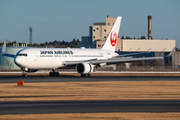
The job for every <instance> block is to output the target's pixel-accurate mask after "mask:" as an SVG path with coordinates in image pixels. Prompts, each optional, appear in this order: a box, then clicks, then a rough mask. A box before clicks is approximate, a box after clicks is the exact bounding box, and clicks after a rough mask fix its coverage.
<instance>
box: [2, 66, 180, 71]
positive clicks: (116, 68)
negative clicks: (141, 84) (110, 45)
mask: <svg viewBox="0 0 180 120" xmlns="http://www.w3.org/2000/svg"><path fill="white" fill-rule="evenodd" d="M16 71H17V72H18V71H19V72H20V71H21V70H20V69H16V70H14V69H5V68H0V72H16ZM41 71H45V72H49V71H51V69H48V70H41ZM56 71H58V72H76V69H57V70H56ZM94 71H115V72H122V71H127V72H128V71H130V72H180V67H173V66H131V67H130V68H127V67H126V66H110V67H99V68H95V69H94Z"/></svg>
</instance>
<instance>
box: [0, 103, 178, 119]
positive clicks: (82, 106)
mask: <svg viewBox="0 0 180 120" xmlns="http://www.w3.org/2000/svg"><path fill="white" fill-rule="evenodd" d="M97 112H180V101H173V100H162V101H160V100H159V101H157V100H156V101H154V100H151V101H149V100H148V101H145V100H143V101H136V100H134V101H47V102H43V101H40V102H0V114H1V115H4V114H42V113H97Z"/></svg>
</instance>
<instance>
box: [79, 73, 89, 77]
mask: <svg viewBox="0 0 180 120" xmlns="http://www.w3.org/2000/svg"><path fill="white" fill-rule="evenodd" d="M90 76H91V74H81V77H90Z"/></svg>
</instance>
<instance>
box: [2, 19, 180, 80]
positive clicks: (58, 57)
mask: <svg viewBox="0 0 180 120" xmlns="http://www.w3.org/2000/svg"><path fill="white" fill-rule="evenodd" d="M121 18H122V17H120V16H119V17H117V19H116V21H115V23H114V25H113V27H112V29H111V31H110V33H109V35H108V37H107V39H106V41H105V43H104V45H103V47H102V48H101V49H90V48H88V49H85V48H25V49H22V50H20V51H18V52H17V54H16V55H12V54H8V53H6V40H5V41H4V45H3V49H2V53H3V55H4V56H8V57H13V58H14V62H15V64H16V65H17V66H19V67H21V69H22V76H27V75H26V72H36V71H37V70H39V69H52V72H50V73H49V75H50V76H59V73H58V72H55V69H61V68H68V67H74V68H75V69H76V70H77V72H78V73H80V74H81V76H82V77H86V76H88V77H89V76H90V75H91V73H92V72H93V70H94V68H97V67H101V66H102V65H104V64H107V65H110V64H116V63H127V62H134V61H142V60H155V59H164V57H145V58H144V57H143V58H130V57H124V56H129V55H132V54H126V55H119V54H117V53H115V48H116V43H117V37H118V34H119V28H120V23H121ZM176 46H177V45H176ZM176 46H175V47H174V49H173V50H172V51H171V53H170V54H169V55H168V56H166V57H169V56H171V55H172V54H173V52H174V51H175V48H176Z"/></svg>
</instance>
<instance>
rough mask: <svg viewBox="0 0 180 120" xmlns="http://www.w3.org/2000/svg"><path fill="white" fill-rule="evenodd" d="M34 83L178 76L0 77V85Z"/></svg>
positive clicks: (177, 78) (152, 78) (178, 79)
mask: <svg viewBox="0 0 180 120" xmlns="http://www.w3.org/2000/svg"><path fill="white" fill-rule="evenodd" d="M17 81H24V82H25V83H34V82H91V81H180V76H169V77H168V76H91V77H79V76H59V77H49V76H28V77H21V76H0V83H17Z"/></svg>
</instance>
